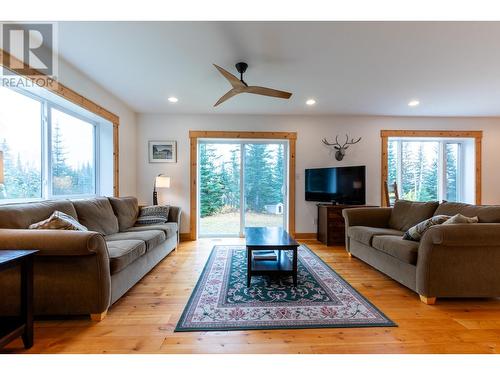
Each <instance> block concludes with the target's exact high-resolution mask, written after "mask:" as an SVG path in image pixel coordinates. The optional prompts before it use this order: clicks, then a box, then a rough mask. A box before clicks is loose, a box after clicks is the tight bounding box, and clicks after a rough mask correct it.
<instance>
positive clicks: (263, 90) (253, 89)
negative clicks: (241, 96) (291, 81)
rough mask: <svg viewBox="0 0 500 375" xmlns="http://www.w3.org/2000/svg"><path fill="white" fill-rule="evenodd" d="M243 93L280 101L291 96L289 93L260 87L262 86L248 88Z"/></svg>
mask: <svg viewBox="0 0 500 375" xmlns="http://www.w3.org/2000/svg"><path fill="white" fill-rule="evenodd" d="M243 92H248V93H250V94H257V95H265V96H272V97H275V98H281V99H289V98H290V97H291V96H292V93H291V92H286V91H280V90H275V89H270V88H269V87H262V86H248V87H245V88H244V89H243Z"/></svg>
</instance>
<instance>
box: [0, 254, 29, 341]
mask: <svg viewBox="0 0 500 375" xmlns="http://www.w3.org/2000/svg"><path fill="white" fill-rule="evenodd" d="M37 252H38V250H0V272H3V271H5V270H7V269H10V268H13V267H16V266H19V265H20V266H21V296H20V297H21V312H20V316H17V317H3V316H2V317H0V348H2V347H4V346H5V345H7V344H8V343H9V342H11V341H12V340H14V339H15V338H17V337H19V336H21V337H22V339H23V343H24V347H25V348H26V349H29V348H31V347H32V346H33V258H34V255H35V253H37ZM2 287H5V286H2V285H0V288H2Z"/></svg>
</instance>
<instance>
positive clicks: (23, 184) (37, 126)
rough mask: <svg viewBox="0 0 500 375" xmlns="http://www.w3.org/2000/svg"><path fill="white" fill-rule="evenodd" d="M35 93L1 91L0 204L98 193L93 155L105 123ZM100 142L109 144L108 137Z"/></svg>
mask: <svg viewBox="0 0 500 375" xmlns="http://www.w3.org/2000/svg"><path fill="white" fill-rule="evenodd" d="M39 94H40V90H38V91H37V92H36V94H34V93H32V92H28V91H25V90H12V89H9V88H5V87H0V102H1V103H2V105H1V106H0V151H3V155H4V175H5V176H4V183H3V184H0V203H2V202H11V201H26V200H37V199H50V198H61V197H84V196H92V195H96V194H99V193H101V191H100V189H99V183H98V182H99V169H100V168H99V157H98V156H99V153H100V150H102V148H100V147H99V138H100V137H99V134H100V127H101V125H103V126H104V122H103V123H101V122H100V121H99V119H98V118H96V117H97V116H95V115H92V114H89V113H87V111H85V110H83V109H81V108H79V107H77V106H76V105H74V104H72V103H69V102H67V103H66V101H64V100H63V99H61V98H55V97H50V95H53V94H50V95H49V94H47V96H49V98H47V97H45V96H44V95H43V94H42V95H39ZM102 133H103V134H107V133H105V132H102ZM104 138H105V141H104V142H108V141H107V139H108V138H110V137H109V136H106V137H104ZM111 150H112V149H111ZM108 177H109V176H108ZM109 178H112V176H111V177H109Z"/></svg>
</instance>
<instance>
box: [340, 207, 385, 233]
mask: <svg viewBox="0 0 500 375" xmlns="http://www.w3.org/2000/svg"><path fill="white" fill-rule="evenodd" d="M391 212H392V208H391V207H360V208H346V209H344V210H342V216H344V220H345V226H346V228H347V227H354V226H358V225H360V226H365V227H375V228H387V227H388V226H389V218H390V217H391Z"/></svg>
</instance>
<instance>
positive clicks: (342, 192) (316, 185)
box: [306, 165, 366, 205]
mask: <svg viewBox="0 0 500 375" xmlns="http://www.w3.org/2000/svg"><path fill="white" fill-rule="evenodd" d="M365 169H366V168H365V166H364V165H363V166H359V167H332V168H314V169H306V201H314V202H332V203H338V204H353V205H356V204H360V205H363V204H366V189H365V175H366V171H365Z"/></svg>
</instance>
